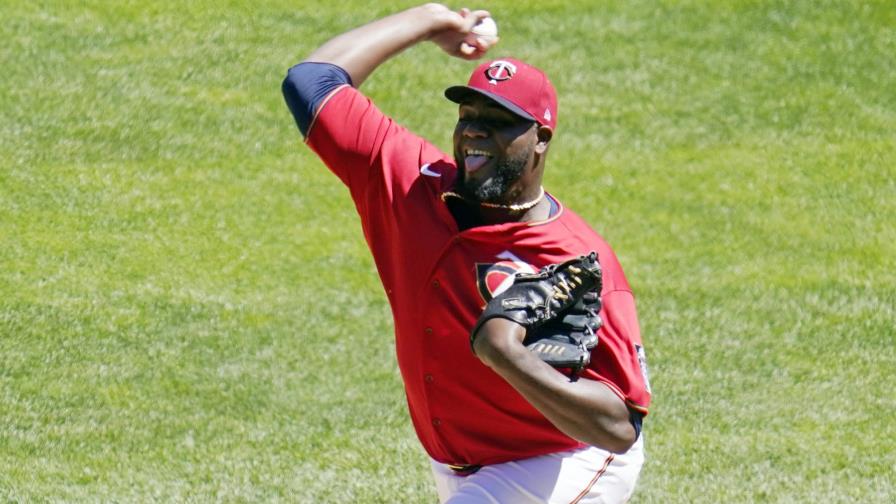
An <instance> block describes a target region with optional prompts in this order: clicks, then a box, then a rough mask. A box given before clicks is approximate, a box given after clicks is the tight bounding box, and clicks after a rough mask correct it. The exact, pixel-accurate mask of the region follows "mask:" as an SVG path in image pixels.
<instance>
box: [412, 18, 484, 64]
mask: <svg viewBox="0 0 896 504" xmlns="http://www.w3.org/2000/svg"><path fill="white" fill-rule="evenodd" d="M423 9H425V10H426V11H427V13H428V14H429V15H430V16H432V19H433V22H434V25H433V26H434V28H433V31H432V32H431V33H430V36H429V40H431V41H433V42H434V43H435V44H436V45H438V46H439V47H441V48H442V50H443V51H445V52H446V53H448V54H450V55H452V56H456V57H458V58H463V59H468V60H474V59H479V58H481V57H482V56H483V55H485V53H487V52H488V50H489V49H491V48H492V47H493V46H494V45H495V44H497V43H498V39H493V40H487V39H485V38H482V37H478V36H476V34H475V33H472V30H473V27H474V26H476V24H477V23H479V21H480V20H482V19H485V18H487V17H489V16H490V14H489V12H488V11H486V10H475V11H471V10H470V9H467V8H463V9H461V10H460V11H457V12H455V11H452V10H451V9H449V8H448V7H445V6H444V5H441V4H426V5H424V6H423Z"/></svg>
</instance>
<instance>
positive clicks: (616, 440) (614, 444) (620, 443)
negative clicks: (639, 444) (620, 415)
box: [605, 424, 638, 453]
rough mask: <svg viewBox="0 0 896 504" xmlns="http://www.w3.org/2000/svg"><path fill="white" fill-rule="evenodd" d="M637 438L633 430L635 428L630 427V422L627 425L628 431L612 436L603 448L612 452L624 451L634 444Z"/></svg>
mask: <svg viewBox="0 0 896 504" xmlns="http://www.w3.org/2000/svg"><path fill="white" fill-rule="evenodd" d="M637 440H638V434H637V433H636V432H635V429H633V428H632V426H631V424H629V425H628V432H626V433H620V434H618V435H616V436H613V439H612V441H611V442H610V443H609V446H607V447H606V448H605V449H606V450H607V451H609V452H612V453H625V452H627V451H629V449H631V447H632V446H634V444H635V441H637Z"/></svg>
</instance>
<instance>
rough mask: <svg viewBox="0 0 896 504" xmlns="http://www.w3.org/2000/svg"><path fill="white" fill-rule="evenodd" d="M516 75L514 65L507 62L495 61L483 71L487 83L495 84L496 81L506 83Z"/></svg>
mask: <svg viewBox="0 0 896 504" xmlns="http://www.w3.org/2000/svg"><path fill="white" fill-rule="evenodd" d="M515 73H516V65H514V64H513V63H511V62H509V61H504V60H495V61H492V64H491V65H489V66H488V68H486V69H485V75H486V76H487V77H488V79H489V83H491V84H497V83H498V81H506V80H509V79H510V78H511V77H513V74H515Z"/></svg>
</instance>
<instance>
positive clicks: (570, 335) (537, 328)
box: [470, 252, 602, 376]
mask: <svg viewBox="0 0 896 504" xmlns="http://www.w3.org/2000/svg"><path fill="white" fill-rule="evenodd" d="M601 282H602V277H601V269H600V264H598V262H597V254H596V253H595V252H591V253H590V254H588V255H586V256H581V257H577V258H575V259H571V260H569V261H566V262H563V263H560V264H552V265H549V266H545V267H544V268H542V269H541V271H539V272H538V273H535V274H517V275H516V277H515V278H514V282H513V285H511V286H510V287H509V288H508V289H507V290H505V291H504V292H502V293H500V294H498V295H497V296H495V297H494V298H492V300H491V301H489V303H488V305H486V307H485V310H484V311H483V312H482V315H480V317H479V320H478V321H477V322H476V326H475V327H474V328H473V331H472V332H471V334H470V345H472V344H473V342H474V341H475V338H476V334H477V332H478V331H479V328H480V327H482V325H483V324H484V323H485V322H486V321H488V320H489V319H492V318H495V317H502V318H506V319H509V320H512V321H514V322H516V323H518V324H520V325H522V326H523V327H525V329H526V337H525V339H524V340H523V345H525V346H526V347H527V348H528V349H529V350H531V351H532V352H533V353H535V354H536V355H537V356H538V357H539V358H540V359H541V360H543V361H544V362H546V363H548V364H550V365H551V366H554V367H556V368H566V369H569V370H570V373H571V376H575V375H577V374H578V373H579V372H580V371H581V370H582V368H584V367H585V366H587V365H588V363H589V362H590V360H591V350H592V349H593V348H594V347H595V346H597V330H598V329H599V328H600V326H601V319H600V316H599V315H598V312H599V311H600V290H601V286H602V283H601Z"/></svg>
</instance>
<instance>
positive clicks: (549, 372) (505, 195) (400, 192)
mask: <svg viewBox="0 0 896 504" xmlns="http://www.w3.org/2000/svg"><path fill="white" fill-rule="evenodd" d="M488 15H489V14H488V12H486V11H482V10H476V11H471V10H468V9H462V10H460V11H452V10H450V9H448V8H447V7H445V6H443V5H440V4H432V3H431V4H426V5H422V6H419V7H415V8H411V9H408V10H405V11H402V12H399V13H397V14H394V15H391V16H388V17H385V18H382V19H379V20H377V21H374V22H372V23H370V24H367V25H364V26H361V27H359V28H356V29H354V30H351V31H349V32H346V33H344V34H342V35H339V36H337V37H335V38H333V39H331V40H330V41H328V42H326V43H325V44H324V45H322V46H321V47H319V48H318V49H317V50H315V51H314V52H313V53H312V54H311V55H309V56H308V57H307V59H306V60H305V61H303V62H301V63H300V64H298V65H296V66H294V67H293V68H291V69H290V70H289V72H288V75H287V77H286V79H285V81H284V82H283V93H284V96H285V98H286V102H287V104H288V106H289V108H290V111H291V112H292V114H293V116H294V117H295V120H296V123H297V125H298V127H299V130H300V132H301V134H302V135H303V137H304V139H305V142H306V143H307V145H308V146H309V147H310V148H311V149H312V150H314V152H315V153H317V155H318V156H320V158H321V159H322V160H323V162H324V163H325V164H326V166H327V167H328V168H329V169H330V170H331V171H332V172H333V173H334V174H335V175H336V176H337V177H339V179H340V180H341V181H342V182H343V183H344V184H345V185H346V186H347V187H348V189H349V192H350V194H351V198H352V199H353V201H354V203H355V207H356V209H357V211H358V214H359V216H360V219H361V224H362V228H363V232H364V237H365V239H366V241H367V243H368V245H369V247H370V250H371V252H372V254H373V258H374V260H375V263H376V267H377V270H378V273H379V275H380V278H381V280H382V283H383V287H384V289H385V292H386V296H387V297H388V299H389V303H390V305H391V308H392V312H393V315H394V322H395V337H396V351H397V357H398V364H399V367H400V370H401V375H402V378H403V380H404V386H405V391H406V395H407V402H408V408H409V410H410V415H411V419H412V421H413V425H414V428H415V430H416V433H417V435H418V437H419V439H420V442H421V443H422V445H423V447H424V449H425V450H426V452H427V454H428V455H429V457H430V458H431V463H432V472H433V475H434V479H435V485H436V490H437V493H438V495H439V499H440V500H441V502H449V503H453V504H457V503H474V502H477V503H478V502H492V503H494V502H498V503H525V502H564V503H568V502H623V501H626V500H627V499H628V498H629V497H630V496H631V494H632V492H633V490H634V486H635V482H636V480H637V477H638V474H639V472H640V469H641V466H642V464H643V460H644V455H643V435H642V433H641V426H642V420H643V417H644V416H645V415H646V414H647V408H648V406H649V403H650V391H649V385H648V381H647V375H646V363H645V360H644V352H643V347H642V343H641V337H640V330H639V326H638V321H637V315H636V311H635V303H634V298H633V296H632V292H631V289H630V288H629V285H628V282H627V281H626V278H625V276H624V274H623V271H622V268H621V267H620V265H619V262H618V260H617V258H616V255H615V254H614V253H613V251H612V249H611V248H610V247H609V246H608V245H607V243H606V242H605V241H604V240H603V239H602V238H601V237H600V236H599V235H598V234H597V233H596V232H595V231H594V230H592V229H591V228H590V227H589V226H588V225H587V224H586V223H585V222H584V221H583V220H582V219H581V218H579V217H578V216H577V215H575V214H574V213H573V212H572V211H570V210H569V209H567V208H565V207H564V206H563V204H562V203H561V202H560V201H559V200H558V199H557V198H556V197H554V196H552V195H551V194H549V193H547V192H545V190H544V189H543V188H542V175H543V172H544V169H545V166H546V160H547V155H548V151H549V147H550V143H551V139H552V137H553V135H554V133H555V131H557V124H558V123H557V118H558V110H557V96H556V92H555V90H554V87H553V86H552V84H551V83H550V81H549V80H548V78H547V77H546V75H545V74H544V73H542V72H541V71H540V70H538V69H537V68H535V67H532V66H530V65H528V64H526V63H524V62H523V61H520V60H517V59H513V58H501V59H497V60H493V61H488V62H486V63H483V64H481V65H479V66H478V67H477V68H476V69H475V70H474V71H473V73H472V75H471V76H470V78H469V81H468V83H467V85H466V86H453V87H449V88H448V89H447V90H446V91H445V95H446V96H447V98H448V99H449V100H451V101H453V102H456V103H457V104H458V111H459V116H458V121H457V126H456V127H455V129H454V136H453V145H454V147H453V152H452V153H445V152H442V151H440V150H439V149H438V148H437V147H435V146H434V145H433V144H431V143H430V142H428V141H427V140H425V139H423V138H421V137H419V136H417V135H415V134H414V133H412V132H411V131H409V130H408V129H405V128H404V127H403V126H401V125H399V124H397V123H396V122H395V121H394V120H393V119H391V118H390V117H388V116H387V115H385V114H384V113H383V112H381V111H380V110H379V109H378V108H377V107H376V106H375V105H374V104H373V103H372V102H371V101H370V100H369V99H368V98H367V97H365V96H364V95H363V94H361V93H360V92H359V91H358V87H359V86H360V85H361V84H362V83H363V82H364V80H365V79H366V78H367V77H368V76H369V75H370V74H371V72H373V71H374V70H375V69H376V68H377V67H378V66H379V65H380V64H382V63H383V62H384V61H386V60H387V59H389V58H390V57H392V56H394V55H396V54H397V53H399V52H401V51H402V50H404V49H406V48H408V47H411V46H413V45H415V44H417V43H419V42H422V41H426V40H429V41H433V42H435V43H436V44H437V45H439V46H440V47H441V48H442V49H443V50H445V51H446V52H447V53H449V54H450V55H453V56H457V57H460V58H464V59H470V60H473V59H478V58H481V57H482V56H484V55H485V53H486V52H488V50H489V49H490V48H491V45H492V44H493V42H494V40H488V39H483V38H477V37H476V36H475V35H471V29H472V28H473V26H474V25H475V24H476V23H477V22H478V21H479V20H481V19H484V18H485V17H487V16H488ZM592 251H593V252H596V254H592V255H591V256H588V254H589V253H590V252H592ZM588 257H590V258H591V261H592V263H593V259H594V258H598V260H599V263H600V264H599V270H600V274H599V275H597V274H594V271H597V269H596V268H595V269H594V270H592V275H591V277H589V278H591V280H592V281H593V283H592V285H597V287H596V288H597V292H599V299H594V300H593V303H595V304H593V305H592V306H599V307H600V311H599V316H600V318H599V320H600V321H601V322H602V326H601V327H600V329H599V330H598V331H597V333H596V336H597V337H596V338H593V339H592V340H591V344H589V345H588V346H587V347H586V348H587V349H588V350H589V351H588V354H587V356H586V358H585V359H584V360H581V361H580V362H581V363H582V364H585V363H587V365H584V366H583V367H582V369H580V370H576V373H574V374H573V375H572V376H571V375H570V373H569V370H568V369H566V370H564V369H560V368H559V367H555V366H552V365H551V364H549V363H547V362H546V361H545V360H543V359H542V358H540V357H539V356H538V355H537V354H536V352H535V351H533V350H532V349H531V348H529V347H527V346H526V343H525V342H526V339H527V337H528V336H527V334H529V330H530V329H531V327H529V326H527V325H526V324H527V322H526V320H527V319H526V317H522V318H515V317H514V316H505V315H506V314H501V313H498V312H500V311H501V310H503V309H505V308H507V307H508V306H510V305H511V304H512V303H510V304H508V303H507V302H506V295H504V294H502V293H505V292H511V290H510V289H514V288H517V287H516V286H518V285H522V284H521V283H520V284H518V283H517V282H521V281H520V280H519V279H520V278H522V277H524V276H525V275H526V274H528V275H529V278H536V279H538V278H541V279H545V278H547V280H544V281H547V282H554V283H553V284H551V286H550V287H551V288H553V291H550V292H556V293H559V294H557V296H561V294H562V292H566V294H569V295H571V296H572V297H573V298H574V299H571V300H570V302H574V301H576V300H577V299H578V300H579V302H580V303H581V299H582V294H581V292H585V290H586V289H584V288H578V290H576V289H577V287H576V286H577V285H582V281H583V280H582V279H583V278H585V276H586V275H585V273H587V271H586V272H585V273H582V271H583V269H585V270H587V269H588V267H587V266H581V265H582V264H584V263H588V261H589V259H588ZM575 258H579V259H578V261H579V263H576V259H575ZM564 261H567V263H565V264H567V265H569V264H574V263H575V264H579V267H576V266H561V267H559V268H558V269H552V268H554V267H553V266H549V265H556V264H558V263H564ZM543 268H544V269H543ZM558 271H560V272H562V273H563V275H565V276H564V277H563V278H562V279H560V280H558V279H557V277H552V276H551V275H554V274H556V273H557V272H558ZM539 272H541V276H540V277H539V276H538V274H539ZM519 274H523V275H519ZM586 280H587V278H586ZM539 281H541V280H539ZM567 281H568V282H567ZM586 283H587V282H586ZM558 285H559V286H560V287H564V288H565V289H566V291H563V289H558V287H557V286H558ZM570 286H571V287H570ZM519 288H524V286H522V287H519ZM577 292H578V293H577ZM597 292H595V296H594V297H597ZM502 296H504V297H503V298H502ZM551 296H554V294H549V297H551ZM567 297H568V296H566V297H562V296H561V297H556V298H554V297H552V300H553V301H556V300H557V299H566V298H567ZM553 301H552V302H553ZM496 303H497V304H496ZM502 303H503V304H502ZM561 304H562V303H561ZM558 306H559V305H558ZM568 306H569V304H566V305H563V306H561V307H560V308H558V310H563V309H567V308H566V307H568ZM555 311H557V310H555ZM587 312H588V310H585V312H583V313H587ZM496 314H497V315H498V316H494V315H496ZM594 317H596V315H594ZM531 320H535V318H531ZM564 320H565V319H564ZM586 325H587V324H586ZM595 327H596V325H595ZM474 328H475V330H474ZM471 331H472V334H471ZM585 332H588V331H587V330H586V331H585ZM471 343H472V345H471ZM595 343H596V344H595ZM471 346H472V348H471Z"/></svg>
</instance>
